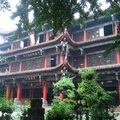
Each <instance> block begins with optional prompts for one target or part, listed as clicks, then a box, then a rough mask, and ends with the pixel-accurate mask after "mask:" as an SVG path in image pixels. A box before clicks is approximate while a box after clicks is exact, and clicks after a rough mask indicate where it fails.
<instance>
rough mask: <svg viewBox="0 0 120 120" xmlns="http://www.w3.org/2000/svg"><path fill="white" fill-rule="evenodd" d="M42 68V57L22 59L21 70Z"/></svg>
mask: <svg viewBox="0 0 120 120" xmlns="http://www.w3.org/2000/svg"><path fill="white" fill-rule="evenodd" d="M38 68H44V57H37V58H33V59H26V60H23V61H22V71H25V70H33V69H38Z"/></svg>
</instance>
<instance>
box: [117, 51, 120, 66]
mask: <svg viewBox="0 0 120 120" xmlns="http://www.w3.org/2000/svg"><path fill="white" fill-rule="evenodd" d="M116 63H117V64H120V51H119V50H117V51H116Z"/></svg>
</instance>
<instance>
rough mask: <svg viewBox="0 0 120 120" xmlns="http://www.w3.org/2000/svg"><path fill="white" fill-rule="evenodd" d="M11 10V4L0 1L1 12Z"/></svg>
mask: <svg viewBox="0 0 120 120" xmlns="http://www.w3.org/2000/svg"><path fill="white" fill-rule="evenodd" d="M5 10H10V3H9V2H8V0H0V11H5Z"/></svg>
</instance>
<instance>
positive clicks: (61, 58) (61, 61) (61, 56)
mask: <svg viewBox="0 0 120 120" xmlns="http://www.w3.org/2000/svg"><path fill="white" fill-rule="evenodd" d="M63 61H64V58H63V55H62V54H60V63H63Z"/></svg>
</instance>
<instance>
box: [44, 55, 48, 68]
mask: <svg viewBox="0 0 120 120" xmlns="http://www.w3.org/2000/svg"><path fill="white" fill-rule="evenodd" d="M47 67H48V56H45V60H44V68H47Z"/></svg>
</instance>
